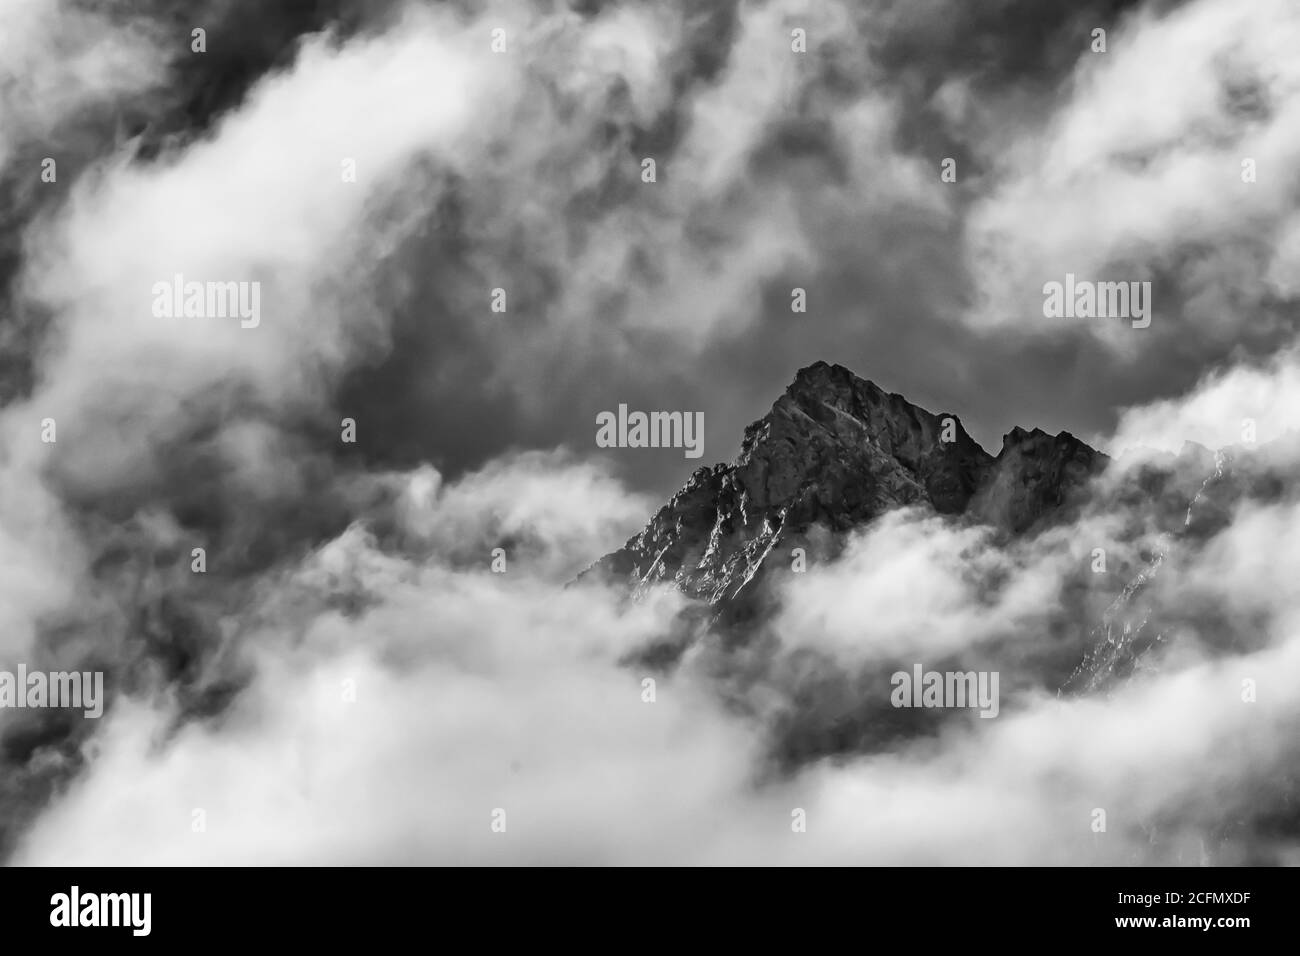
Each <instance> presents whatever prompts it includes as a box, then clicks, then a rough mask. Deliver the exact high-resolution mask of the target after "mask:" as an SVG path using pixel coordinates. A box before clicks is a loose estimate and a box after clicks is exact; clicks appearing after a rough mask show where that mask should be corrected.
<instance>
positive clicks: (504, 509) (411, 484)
mask: <svg viewBox="0 0 1300 956" xmlns="http://www.w3.org/2000/svg"><path fill="white" fill-rule="evenodd" d="M399 481H400V482H401V485H402V491H401V494H400V495H399V497H398V504H397V512H398V517H399V520H400V523H401V525H402V527H403V528H405V529H406V530H407V532H408V533H409V534H410V536H411V538H412V540H414V541H418V542H419V543H420V544H421V545H422V546H424V547H427V548H430V549H432V550H433V551H434V552H435V553H437V554H438V555H440V556H441V557H443V558H444V559H448V560H450V559H453V558H454V559H456V560H458V561H465V562H473V561H479V562H483V563H484V564H486V563H487V557H488V556H489V555H490V553H491V551H492V550H493V549H494V548H495V547H498V546H500V545H502V544H503V543H504V544H509V545H510V547H509V548H508V549H506V550H507V551H509V552H510V555H511V556H510V561H512V562H516V563H515V565H514V568H515V571H516V572H517V573H521V574H526V575H530V576H534V577H535V576H542V577H545V578H547V579H549V580H555V579H557V578H564V577H566V576H567V575H570V574H573V573H574V572H576V571H579V570H581V569H582V568H583V567H585V566H586V565H587V564H590V563H591V561H592V559H593V556H595V555H598V554H600V553H602V551H605V550H608V549H609V547H610V544H611V542H615V541H620V540H624V539H626V538H628V537H630V536H631V535H633V534H635V533H636V532H637V531H638V530H640V527H641V525H642V524H643V523H644V522H645V519H646V517H647V516H648V515H649V514H650V513H651V512H652V510H653V504H652V502H651V501H650V500H649V499H648V498H647V497H645V496H641V495H635V494H630V493H629V492H628V491H627V490H626V489H624V487H623V486H622V485H621V484H620V483H618V482H617V481H616V480H615V479H614V478H613V477H612V476H611V475H610V474H609V473H608V471H606V470H603V469H602V467H601V465H600V463H599V462H581V463H579V462H570V461H568V460H567V458H566V456H565V455H563V454H560V453H543V452H528V453H524V454H520V455H516V456H510V457H508V458H497V459H494V460H493V461H490V462H488V463H487V464H486V465H485V466H484V467H483V468H482V469H480V470H478V471H476V472H473V473H471V474H469V475H466V476H465V477H464V478H462V479H461V480H460V481H458V482H456V483H455V484H452V485H446V484H444V483H443V481H442V479H441V476H440V475H439V474H438V472H437V470H436V469H434V468H432V467H428V466H426V467H425V468H422V469H420V470H419V471H417V472H416V473H414V474H413V475H411V476H410V477H409V478H406V477H400V478H399Z"/></svg>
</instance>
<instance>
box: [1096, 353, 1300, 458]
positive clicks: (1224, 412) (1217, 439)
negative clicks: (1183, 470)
mask: <svg viewBox="0 0 1300 956" xmlns="http://www.w3.org/2000/svg"><path fill="white" fill-rule="evenodd" d="M1297 409H1300V361H1298V360H1297V354H1296V351H1295V350H1294V349H1287V350H1284V351H1281V352H1278V353H1277V354H1276V355H1274V356H1273V357H1272V358H1270V359H1269V360H1268V362H1266V363H1264V364H1262V365H1258V366H1251V365H1244V364H1243V365H1234V366H1231V367H1229V368H1227V369H1222V370H1216V371H1212V372H1210V373H1209V374H1208V375H1206V376H1205V378H1204V379H1202V381H1201V382H1200V383H1198V385H1197V386H1196V387H1195V388H1194V389H1192V391H1191V392H1189V393H1188V394H1187V395H1182V396H1178V397H1176V398H1169V399H1161V400H1158V401H1155V402H1151V403H1149V404H1147V405H1139V406H1134V407H1131V408H1128V409H1126V410H1125V411H1124V412H1123V413H1122V414H1121V416H1120V420H1119V424H1118V425H1117V427H1116V429H1115V434H1114V435H1113V436H1112V437H1111V438H1110V439H1109V440H1108V446H1109V447H1110V448H1112V449H1114V451H1115V453H1118V454H1122V453H1124V452H1127V451H1138V450H1140V449H1142V448H1149V449H1157V450H1162V451H1168V452H1177V451H1178V450H1179V449H1180V448H1181V447H1182V445H1183V442H1185V441H1194V442H1198V443H1200V444H1202V445H1205V446H1206V447H1207V448H1212V449H1217V448H1224V447H1227V446H1229V445H1237V444H1242V443H1243V442H1245V441H1246V440H1247V439H1249V437H1250V433H1251V431H1252V430H1253V432H1254V435H1255V438H1254V440H1255V442H1257V443H1259V444H1263V443H1265V442H1271V441H1274V440H1276V439H1278V438H1282V437H1284V436H1286V435H1288V433H1291V432H1294V431H1295V429H1296V411H1297Z"/></svg>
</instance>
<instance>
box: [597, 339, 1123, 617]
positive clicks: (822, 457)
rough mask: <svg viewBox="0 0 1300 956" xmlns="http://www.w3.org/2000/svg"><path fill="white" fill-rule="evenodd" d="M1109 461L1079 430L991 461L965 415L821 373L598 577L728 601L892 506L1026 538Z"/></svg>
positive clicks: (1012, 443) (816, 368)
mask: <svg viewBox="0 0 1300 956" xmlns="http://www.w3.org/2000/svg"><path fill="white" fill-rule="evenodd" d="M1107 461H1108V459H1107V458H1106V456H1105V455H1103V454H1101V453H1100V452H1098V451H1095V450H1094V449H1092V448H1089V447H1088V446H1087V445H1086V444H1084V443H1083V442H1081V441H1079V440H1078V439H1076V438H1074V437H1073V436H1072V435H1069V434H1068V433H1065V432H1062V433H1061V434H1059V435H1055V436H1052V435H1048V434H1046V433H1045V432H1043V431H1040V430H1038V429H1034V430H1033V431H1025V430H1023V429H1020V428H1016V429H1014V430H1013V431H1012V432H1011V433H1010V434H1008V435H1007V436H1006V438H1005V439H1004V442H1003V447H1002V450H1001V451H1000V452H999V454H998V455H997V457H994V456H992V455H990V454H989V453H988V452H986V451H985V450H984V449H983V448H981V447H980V446H979V444H978V443H977V442H976V441H975V440H974V439H973V438H971V437H970V435H969V434H967V432H966V429H965V428H964V427H962V424H961V421H960V419H959V418H958V417H957V416H956V415H953V414H950V413H946V412H945V413H939V414H936V413H934V412H930V411H927V410H926V409H923V408H920V407H918V406H916V405H913V404H912V403H911V402H909V401H908V400H907V399H905V398H903V396H901V395H897V394H892V393H889V392H886V391H884V390H883V389H882V388H880V387H879V386H877V385H875V384H874V383H872V382H869V381H867V380H865V379H862V378H859V377H858V376H857V375H855V374H854V373H853V372H851V371H849V370H848V369H846V368H844V367H843V366H840V365H828V364H826V363H825V362H817V363H816V364H814V365H810V366H808V367H807V368H804V369H801V370H800V371H799V372H798V373H797V374H796V375H795V379H794V381H793V382H791V384H790V386H789V387H788V388H787V389H786V391H785V394H783V395H782V396H781V397H780V398H778V399H777V400H776V402H775V403H774V404H773V405H772V409H771V411H769V412H768V413H767V414H766V415H764V416H763V417H762V418H760V419H759V420H758V421H756V422H754V423H753V424H751V425H750V426H749V427H748V428H747V429H745V436H744V441H743V443H742V446H741V452H740V455H739V456H738V457H737V458H736V460H735V461H734V462H732V463H731V464H729V465H714V466H713V467H711V468H700V469H698V470H697V471H696V472H695V473H694V474H693V475H692V476H691V478H690V480H689V481H687V483H686V485H685V486H684V487H683V488H682V489H681V490H680V491H678V492H677V494H675V495H673V497H672V499H671V500H670V501H669V502H668V503H667V504H666V505H664V507H662V508H661V509H660V510H659V512H658V513H657V514H656V515H655V516H654V517H653V518H651V519H650V521H649V523H648V524H647V525H646V526H645V528H644V529H643V530H642V531H641V532H640V533H639V534H637V535H636V536H635V537H633V538H631V539H630V540H629V541H628V542H627V543H626V544H624V545H623V547H622V548H620V549H619V550H617V551H615V552H613V553H612V554H609V555H606V556H605V557H604V558H602V559H600V561H598V562H597V563H596V564H595V565H594V566H593V567H592V568H591V569H590V572H591V573H595V574H597V575H599V576H601V577H604V578H614V579H622V580H626V581H627V582H628V583H629V584H630V585H631V586H633V587H634V588H635V589H638V590H639V589H643V588H645V587H647V586H650V585H654V584H658V583H671V584H674V585H676V586H677V587H678V588H680V589H681V590H683V591H684V592H686V593H687V594H689V595H691V596H692V597H696V598H700V599H703V600H706V601H708V602H709V603H711V604H717V603H720V602H722V603H725V602H729V601H733V600H735V599H736V598H737V597H738V596H740V595H741V593H742V592H743V591H744V590H745V589H746V588H747V587H749V586H751V584H752V582H754V581H755V580H756V578H758V577H759V576H760V575H761V574H762V572H763V569H764V562H765V561H766V560H767V558H768V556H769V555H770V554H771V553H772V552H773V549H774V548H776V546H777V545H778V543H780V544H782V545H783V549H782V551H781V555H782V559H783V560H788V554H789V551H788V549H789V548H790V547H796V546H804V547H808V548H810V549H812V550H813V551H825V550H832V551H833V550H834V548H835V545H836V541H837V539H838V537H839V536H840V535H842V534H843V533H844V532H847V531H850V530H852V529H854V528H858V527H861V526H862V525H864V524H866V523H867V522H869V521H871V520H872V519H874V518H876V517H878V516H880V515H882V514H884V513H885V512H888V511H890V510H892V509H895V508H900V507H906V506H918V507H925V508H932V509H933V510H934V511H936V512H938V513H940V514H945V515H954V516H961V515H969V516H970V517H971V518H973V519H975V520H979V521H983V522H987V523H991V524H994V525H996V526H998V527H1000V528H1003V529H1005V530H1006V531H1007V532H1009V533H1012V534H1023V533H1025V532H1027V531H1029V530H1030V529H1032V528H1034V527H1035V526H1037V525H1039V524H1041V523H1042V522H1044V521H1047V520H1051V519H1052V518H1053V517H1054V516H1056V515H1060V514H1063V513H1064V510H1063V509H1066V508H1068V507H1069V505H1070V504H1071V502H1072V501H1073V500H1074V498H1075V497H1076V496H1077V494H1078V492H1079V491H1080V490H1081V489H1083V488H1084V487H1085V486H1086V484H1087V483H1088V481H1089V479H1090V478H1091V477H1092V476H1093V475H1095V474H1096V473H1098V472H1099V471H1100V470H1101V469H1102V468H1104V466H1105V464H1106V463H1107Z"/></svg>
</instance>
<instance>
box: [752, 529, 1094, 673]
mask: <svg viewBox="0 0 1300 956" xmlns="http://www.w3.org/2000/svg"><path fill="white" fill-rule="evenodd" d="M1053 540H1054V541H1055V543H1056V544H1058V545H1059V544H1062V542H1061V541H1060V539H1059V537H1056V536H1053ZM1098 540H1104V539H1100V538H1099V535H1098V534H1097V533H1095V532H1094V533H1092V534H1088V535H1079V536H1075V540H1074V541H1072V542H1071V541H1067V542H1064V545H1065V547H1061V548H1058V549H1057V550H1055V551H1047V549H1045V548H1041V547H1039V546H1038V545H1037V544H1036V543H1034V542H1030V543H1026V544H1024V545H1019V546H1017V545H1012V546H1010V547H1007V548H1005V549H1004V548H1002V547H1000V546H999V545H998V542H997V538H996V534H995V532H994V531H993V529H992V528H989V527H985V526H980V525H958V524H954V523H953V522H951V521H949V520H948V519H945V518H942V517H939V516H937V515H932V514H931V515H926V514H923V513H915V512H909V511H894V512H890V513H889V514H886V515H883V516H881V517H880V518H879V519H877V520H876V521H874V522H872V524H871V525H870V526H869V527H868V528H867V529H866V530H865V531H863V532H862V533H861V534H859V535H857V536H855V537H854V538H853V539H852V540H851V541H850V543H849V546H848V547H847V549H846V550H845V553H844V554H843V555H842V556H841V557H840V558H839V560H837V561H835V562H833V563H831V564H829V565H827V566H824V567H823V566H820V565H818V564H816V563H813V564H812V565H810V567H809V568H808V570H807V571H805V572H804V573H802V574H798V575H795V576H792V577H791V579H790V582H789V583H788V584H787V586H786V587H785V588H784V589H783V594H782V596H783V601H782V609H781V613H780V615H779V616H778V618H777V620H776V622H775V625H774V626H775V628H776V631H777V633H778V634H779V635H780V636H781V637H782V640H783V642H784V643H785V644H787V646H790V647H801V646H806V647H812V648H816V649H819V650H822V651H825V652H827V653H829V654H831V655H832V656H833V657H834V658H835V659H836V660H837V661H838V662H839V663H841V664H842V665H844V666H846V667H849V668H853V667H856V666H859V665H861V664H863V663H866V662H871V661H882V660H891V659H898V658H899V657H908V656H909V655H910V658H909V659H914V660H916V661H918V662H920V663H934V662H935V658H936V657H939V656H943V655H948V654H953V653H957V652H960V651H963V650H971V649H975V648H977V647H979V645H980V644H982V643H984V642H987V641H989V640H991V639H993V638H998V637H1006V636H1008V635H1011V634H1017V633H1019V634H1026V635H1032V634H1034V633H1035V630H1036V627H1039V626H1041V625H1042V622H1043V621H1044V620H1045V619H1046V617H1047V616H1048V615H1049V614H1050V613H1052V612H1053V611H1054V610H1055V609H1056V608H1057V606H1058V595H1059V594H1060V585H1061V580H1062V578H1063V577H1064V575H1065V573H1066V571H1067V569H1069V568H1071V567H1073V568H1078V567H1079V566H1080V565H1081V563H1082V562H1083V560H1084V559H1083V557H1082V555H1081V554H1080V553H1071V546H1073V550H1074V551H1075V552H1078V551H1079V549H1083V551H1082V554H1087V549H1086V548H1084V547H1083V543H1082V542H1088V547H1089V548H1091V547H1092V546H1093V544H1092V542H1095V541H1098Z"/></svg>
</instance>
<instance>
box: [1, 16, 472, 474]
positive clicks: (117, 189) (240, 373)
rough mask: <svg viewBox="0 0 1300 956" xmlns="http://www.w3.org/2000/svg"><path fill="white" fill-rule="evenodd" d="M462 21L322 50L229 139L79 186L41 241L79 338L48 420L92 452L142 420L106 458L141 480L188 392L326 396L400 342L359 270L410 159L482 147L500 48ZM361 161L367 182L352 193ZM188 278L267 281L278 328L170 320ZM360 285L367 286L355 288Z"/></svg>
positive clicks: (54, 300) (265, 297) (56, 293)
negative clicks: (489, 46) (151, 447)
mask: <svg viewBox="0 0 1300 956" xmlns="http://www.w3.org/2000/svg"><path fill="white" fill-rule="evenodd" d="M449 25H451V26H454V24H449V22H447V21H444V20H442V19H439V18H436V17H434V16H433V15H432V14H428V15H424V16H412V17H411V18H409V19H408V20H407V21H405V22H404V23H403V24H402V27H401V28H400V29H394V30H393V31H392V32H391V33H389V34H386V35H384V36H383V37H379V38H374V39H370V40H365V41H358V42H355V43H351V44H348V45H347V46H346V47H344V48H343V49H341V50H336V49H334V48H332V47H331V46H330V45H329V43H328V42H327V41H326V40H325V39H316V40H314V41H311V42H309V43H307V44H306V45H305V46H304V48H303V50H302V51H301V53H300V55H299V58H298V60H297V62H296V63H295V65H294V67H293V68H292V69H291V70H289V71H287V72H286V73H283V74H279V75H275V76H272V77H271V78H269V79H267V80H265V81H263V83H262V84H261V85H260V86H259V87H258V88H257V89H255V90H254V92H253V94H252V95H251V97H250V102H249V103H248V104H247V105H246V106H245V107H244V108H243V109H242V110H240V111H239V112H238V113H236V114H234V115H232V116H231V117H229V118H228V119H226V120H225V121H224V122H222V123H221V125H220V126H219V128H218V129H217V130H216V131H215V132H214V134H213V136H212V138H211V139H210V140H206V141H204V142H201V143H198V144H196V145H195V146H193V147H191V148H190V149H188V150H187V151H185V152H183V153H182V154H180V155H179V156H175V157H172V158H170V159H166V160H162V161H160V163H158V164H155V165H149V166H139V165H125V166H124V165H121V164H110V165H107V166H105V167H104V168H103V169H102V170H101V171H100V172H99V173H98V175H94V176H88V177H85V178H83V179H81V180H80V181H78V183H77V184H76V187H75V190H74V195H73V197H72V199H71V202H70V207H69V209H68V210H67V211H66V213H64V214H62V215H61V216H60V217H59V218H58V219H57V220H55V221H54V222H52V223H50V224H49V225H48V228H47V229H45V230H43V231H42V232H40V233H39V234H38V235H37V236H36V238H35V239H33V241H32V245H33V247H34V248H33V252H35V253H36V255H37V258H36V262H35V264H34V265H33V267H32V268H31V269H29V271H28V273H27V274H26V276H25V289H26V291H27V293H28V294H29V295H32V296H34V297H36V298H39V299H40V300H42V301H43V302H45V303H47V304H48V305H50V306H51V307H53V308H54V309H55V310H56V311H57V314H58V320H59V322H60V325H61V329H62V341H61V343H60V344H61V347H60V348H59V349H58V351H57V352H56V353H55V354H53V355H52V356H51V357H50V359H49V360H48V361H47V362H46V364H45V367H44V373H45V374H44V383H45V387H44V388H41V389H39V390H38V391H37V393H36V394H35V395H34V396H33V398H32V400H31V407H32V408H34V409H39V410H40V411H41V413H42V414H47V415H52V416H55V417H59V418H62V419H63V420H64V421H65V422H66V425H65V427H67V428H68V430H69V431H73V430H74V429H75V430H76V431H77V432H79V433H80V434H81V436H82V437H83V438H85V439H86V440H87V441H91V442H92V443H93V440H94V434H95V432H94V428H95V426H96V424H99V425H106V424H107V425H111V424H113V423H115V422H121V421H130V422H131V424H132V427H131V428H130V429H124V430H123V431H124V432H125V434H117V433H116V430H115V429H114V430H113V431H114V434H113V442H114V443H115V444H116V445H117V448H116V449H112V448H108V447H102V443H101V444H98V445H97V447H96V451H97V452H98V453H100V454H101V456H102V457H103V459H104V462H103V466H102V467H104V468H105V469H106V470H109V471H111V470H112V469H113V468H114V467H121V468H127V467H130V462H131V460H132V459H133V458H135V457H138V456H139V455H140V452H141V451H142V446H145V445H146V443H147V442H148V441H149V440H150V438H151V437H154V436H152V434H151V433H153V432H155V431H156V430H162V429H165V428H166V422H167V420H168V418H170V417H172V416H173V408H172V406H173V405H174V404H175V403H177V402H180V401H182V400H184V399H185V398H186V397H187V396H196V395H203V394H204V393H205V391H207V390H210V389H212V388H214V387H218V386H224V387H231V388H234V387H238V388H240V389H249V390H251V394H252V395H253V396H256V397H257V398H260V399H262V400H269V401H274V402H277V403H281V404H284V403H289V402H292V401H294V400H301V399H303V398H305V397H316V394H317V386H318V381H317V380H318V377H319V376H320V375H321V374H324V373H326V372H330V371H335V370H337V369H339V368H340V367H342V366H344V365H345V364H346V361H347V360H348V358H349V357H350V356H351V355H352V353H354V352H358V351H364V350H366V349H370V348H373V347H374V342H375V341H378V342H379V343H380V344H382V343H383V341H384V340H385V334H386V333H385V330H384V327H383V324H382V323H381V322H379V321H378V320H377V319H376V318H375V316H374V315H373V309H372V308H368V304H367V300H366V297H365V294H364V291H365V290H364V284H363V283H361V281H360V279H359V275H358V273H357V272H356V271H354V268H353V266H354V265H356V264H358V262H360V263H364V262H365V261H366V260H367V259H368V258H369V256H370V255H371V253H372V250H371V248H370V246H369V243H370V242H371V241H372V239H371V237H372V235H373V234H374V231H375V229H374V227H373V226H371V225H370V224H369V223H368V222H367V212H368V208H369V207H370V206H371V205H372V204H375V203H377V202H380V201H382V200H383V199H384V198H385V196H386V195H388V193H387V190H389V189H391V188H393V187H395V186H400V178H399V177H400V173H401V172H402V170H403V169H404V167H405V166H406V164H408V163H409V162H411V161H412V160H414V159H415V158H416V157H418V156H420V155H423V154H425V153H432V154H437V153H438V152H439V151H447V150H450V149H451V148H452V146H453V144H454V142H455V141H456V140H457V139H459V138H461V137H466V136H470V135H472V121H473V118H474V111H475V109H476V107H477V106H478V105H479V104H480V103H481V99H480V98H481V97H484V96H490V95H491V91H492V87H493V84H492V81H491V73H490V71H488V70H487V69H486V68H485V67H484V61H485V60H486V58H487V56H489V55H490V54H488V53H487V52H484V53H483V54H482V55H481V56H479V57H477V58H476V57H474V56H472V55H470V54H467V53H466V52H464V48H465V47H466V46H467V44H463V43H457V42H456V39H455V34H451V35H449V34H448V33H447V32H446V30H445V28H446V27H447V26H449ZM412 89H422V90H426V91H427V92H428V94H429V95H428V96H427V97H417V96H411V95H410V93H411V90H412ZM345 159H351V160H355V162H356V169H357V182H356V183H348V182H344V181H343V175H342V163H343V161H344V160H345ZM178 273H179V274H182V275H183V276H185V278H186V280H197V281H223V282H224V281H240V282H259V283H260V284H261V312H262V315H261V323H260V325H258V327H256V328H248V329H245V328H241V327H240V321H239V320H238V319H237V318H226V319H222V318H218V317H208V318H185V317H175V318H160V317H157V316H155V315H154V314H153V301H154V291H153V289H154V285H155V283H158V282H163V283H166V282H170V281H171V280H172V277H173V276H174V275H176V274H178ZM350 281H351V282H357V283H358V284H360V285H361V286H362V288H361V289H359V290H356V291H352V290H348V291H345V289H346V288H347V283H348V282H350ZM142 367H147V368H148V369H149V370H150V372H149V376H148V378H147V379H146V380H144V381H141V379H140V376H139V372H138V370H139V369H140V368H142ZM105 420H107V421H105Z"/></svg>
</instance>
